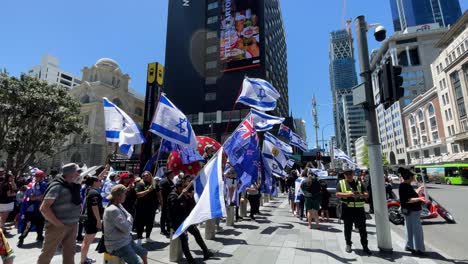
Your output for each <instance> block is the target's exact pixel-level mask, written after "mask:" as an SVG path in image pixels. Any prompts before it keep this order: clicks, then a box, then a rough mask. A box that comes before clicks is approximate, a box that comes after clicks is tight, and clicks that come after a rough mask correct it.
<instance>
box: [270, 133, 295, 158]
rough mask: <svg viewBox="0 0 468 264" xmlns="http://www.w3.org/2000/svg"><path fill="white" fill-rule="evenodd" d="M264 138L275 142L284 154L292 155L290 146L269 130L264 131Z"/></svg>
mask: <svg viewBox="0 0 468 264" xmlns="http://www.w3.org/2000/svg"><path fill="white" fill-rule="evenodd" d="M265 140H268V141H270V142H271V143H273V144H275V145H276V147H278V148H279V149H280V150H281V151H283V153H284V154H286V155H292V154H293V149H292V147H291V146H290V145H289V144H287V143H285V142H283V141H282V140H280V139H279V138H277V137H275V136H273V134H271V133H270V132H266V133H265Z"/></svg>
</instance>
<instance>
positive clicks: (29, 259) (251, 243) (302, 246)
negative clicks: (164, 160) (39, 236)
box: [9, 197, 455, 264]
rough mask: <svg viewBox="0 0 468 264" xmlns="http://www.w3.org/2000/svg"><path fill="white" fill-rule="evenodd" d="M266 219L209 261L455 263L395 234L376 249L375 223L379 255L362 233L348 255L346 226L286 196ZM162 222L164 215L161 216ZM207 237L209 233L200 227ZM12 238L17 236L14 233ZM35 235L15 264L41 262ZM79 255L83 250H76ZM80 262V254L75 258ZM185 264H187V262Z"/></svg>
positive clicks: (237, 230)
mask: <svg viewBox="0 0 468 264" xmlns="http://www.w3.org/2000/svg"><path fill="white" fill-rule="evenodd" d="M261 213H262V215H260V216H258V217H257V221H255V222H253V221H250V220H244V221H241V222H238V223H235V226H234V227H226V226H223V227H224V231H222V232H220V233H218V234H217V235H216V238H215V239H214V240H209V241H206V242H207V245H208V247H209V248H210V249H213V250H216V251H218V253H217V254H216V255H215V258H213V259H211V260H209V261H207V263H226V264H231V263H232V264H234V263H260V264H263V263H265V264H274V263H276V264H287V263H292V264H296V263H297V264H307V263H365V264H370V263H428V264H429V263H455V261H452V260H449V259H446V257H444V256H443V254H441V253H440V252H438V253H436V252H431V253H429V256H428V257H426V258H416V257H413V256H412V255H411V254H410V253H408V252H405V251H403V249H402V247H403V246H404V241H403V238H401V237H399V236H398V235H397V234H396V233H394V232H392V241H393V250H394V252H393V254H383V253H380V252H378V250H377V242H376V239H377V237H376V233H375V232H376V231H375V223H374V221H373V220H372V219H371V220H368V221H367V230H368V233H369V237H368V238H369V247H370V249H371V250H372V251H373V252H374V254H373V256H371V257H368V256H365V255H364V254H362V251H361V250H360V249H361V246H360V243H359V234H358V233H356V232H353V241H354V246H355V247H354V248H355V249H356V250H355V251H354V252H353V253H350V254H348V253H346V252H345V251H344V248H345V242H344V236H343V233H342V229H343V225H339V224H338V223H337V222H336V221H334V222H333V223H324V224H322V227H321V229H320V230H317V229H312V230H310V229H308V228H307V223H306V222H304V221H302V222H301V221H300V220H299V219H297V218H295V217H293V216H292V214H291V213H290V211H289V206H288V202H287V200H286V198H284V197H279V198H275V199H274V200H273V201H271V202H270V203H267V204H265V206H263V207H262V208H261ZM156 218H157V219H158V218H159V215H157V217H156ZM200 231H201V233H202V235H203V234H204V229H203V228H200ZM11 233H12V234H14V233H15V232H14V231H12V232H11ZM189 237H190V248H191V250H192V254H193V256H194V257H196V258H197V261H199V262H200V263H202V262H203V259H202V252H201V250H200V248H199V247H198V245H197V244H196V242H195V241H194V240H193V238H192V237H191V236H190V235H189ZM34 238H35V234H33V233H32V234H30V235H29V237H28V238H27V240H26V241H25V246H24V248H21V249H18V248H16V246H15V245H16V241H17V236H16V235H15V236H14V237H12V238H9V241H10V244H11V245H12V246H13V247H14V249H15V252H16V255H17V257H16V260H15V263H19V264H32V263H35V262H36V260H37V256H38V255H39V252H40V246H41V245H40V244H38V243H33V242H34ZM151 238H152V239H153V240H155V242H153V243H150V244H146V245H144V246H145V247H146V248H147V249H148V250H149V254H148V257H149V263H170V262H169V240H168V239H167V238H165V237H163V236H161V235H160V234H159V228H156V227H155V228H154V231H153V233H152V236H151ZM96 243H97V239H96V240H95V243H94V244H93V245H91V250H90V254H89V257H92V258H95V259H97V260H98V261H97V263H103V256H102V255H101V254H97V252H95V251H94V248H95V247H96ZM77 252H79V246H77ZM61 262H62V261H61V257H60V254H59V253H57V255H56V256H55V257H54V259H53V261H52V263H61ZM76 263H79V253H78V254H77V255H76ZM180 263H185V261H184V260H182V261H181V262H180Z"/></svg>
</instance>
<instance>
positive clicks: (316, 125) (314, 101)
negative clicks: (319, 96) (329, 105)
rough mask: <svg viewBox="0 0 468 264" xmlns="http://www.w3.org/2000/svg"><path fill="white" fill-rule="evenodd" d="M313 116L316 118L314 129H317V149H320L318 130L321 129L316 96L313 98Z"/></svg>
mask: <svg viewBox="0 0 468 264" xmlns="http://www.w3.org/2000/svg"><path fill="white" fill-rule="evenodd" d="M312 116H313V118H314V128H315V144H316V145H315V146H316V147H315V148H316V149H318V148H319V143H318V129H319V123H318V118H317V101H316V100H315V95H314V96H313V97H312Z"/></svg>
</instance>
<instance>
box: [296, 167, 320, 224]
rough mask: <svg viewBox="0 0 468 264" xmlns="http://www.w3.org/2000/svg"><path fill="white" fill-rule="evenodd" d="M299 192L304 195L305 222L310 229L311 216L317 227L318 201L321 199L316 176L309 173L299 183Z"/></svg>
mask: <svg viewBox="0 0 468 264" xmlns="http://www.w3.org/2000/svg"><path fill="white" fill-rule="evenodd" d="M301 190H302V192H303V193H304V198H305V201H304V204H305V208H306V211H307V221H308V222H309V228H310V229H312V215H313V217H314V219H315V223H316V224H317V229H319V228H320V225H319V214H318V211H319V210H320V200H321V197H322V194H321V188H320V183H319V181H318V179H317V175H315V174H312V173H309V175H308V177H307V179H306V180H305V181H303V182H302V183H301Z"/></svg>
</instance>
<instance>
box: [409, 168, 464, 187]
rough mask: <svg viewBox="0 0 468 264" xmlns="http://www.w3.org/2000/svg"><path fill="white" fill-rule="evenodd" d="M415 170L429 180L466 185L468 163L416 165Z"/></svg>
mask: <svg viewBox="0 0 468 264" xmlns="http://www.w3.org/2000/svg"><path fill="white" fill-rule="evenodd" d="M415 171H416V172H417V173H421V174H422V176H423V177H424V180H428V181H431V182H435V183H446V184H456V185H465V184H466V185H468V163H443V164H438V165H417V166H415Z"/></svg>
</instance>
